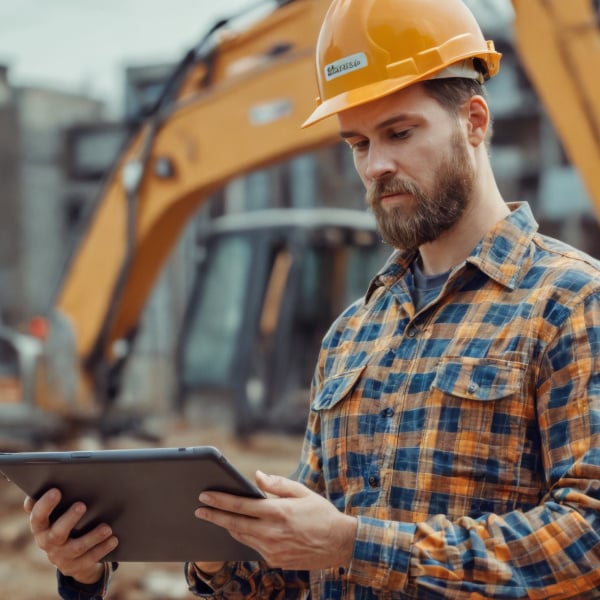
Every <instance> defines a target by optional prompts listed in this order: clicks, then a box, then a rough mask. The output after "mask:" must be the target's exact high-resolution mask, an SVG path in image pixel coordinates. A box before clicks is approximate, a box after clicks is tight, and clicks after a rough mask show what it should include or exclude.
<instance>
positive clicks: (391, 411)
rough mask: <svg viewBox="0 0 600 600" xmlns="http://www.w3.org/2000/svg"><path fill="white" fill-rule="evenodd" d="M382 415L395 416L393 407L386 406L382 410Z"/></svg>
mask: <svg viewBox="0 0 600 600" xmlns="http://www.w3.org/2000/svg"><path fill="white" fill-rule="evenodd" d="M381 416H382V417H393V416H394V409H393V408H384V409H383V410H382V411H381Z"/></svg>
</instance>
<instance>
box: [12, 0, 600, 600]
mask: <svg viewBox="0 0 600 600" xmlns="http://www.w3.org/2000/svg"><path fill="white" fill-rule="evenodd" d="M465 2H466V3H467V4H468V5H469V6H470V7H471V8H472V10H473V12H474V13H475V15H476V16H477V18H478V20H479V22H480V24H481V26H482V29H483V30H484V34H485V35H486V37H487V38H491V39H493V40H494V41H495V43H496V47H497V49H498V50H499V51H500V52H502V53H503V59H502V67H501V70H500V74H499V75H498V76H497V77H495V78H494V79H492V80H491V81H490V82H489V83H488V84H487V88H488V91H489V95H490V104H491V108H492V113H493V115H494V118H495V126H494V131H495V134H494V138H493V143H492V148H491V156H492V163H493V166H494V169H495V172H496V176H497V179H498V182H499V184H500V187H501V191H502V193H503V194H504V197H505V199H506V200H507V201H526V202H528V203H529V204H530V205H531V207H532V209H533V212H534V214H535V216H536V219H537V220H538V222H539V223H540V228H541V231H542V232H544V233H547V234H549V235H552V236H554V237H557V238H560V239H562V240H564V241H566V242H568V243H570V244H572V245H574V246H576V247H578V248H580V249H582V250H584V251H586V252H588V253H590V254H592V255H593V256H595V257H599V256H600V235H599V228H598V214H599V213H598V205H599V204H600V198H598V197H597V198H595V202H594V199H593V197H592V192H591V188H590V185H589V180H588V181H587V183H585V184H584V180H583V177H582V175H581V172H580V169H579V166H580V165H579V164H575V162H574V159H573V158H572V157H576V156H577V152H575V153H573V152H567V151H566V147H565V143H564V139H563V137H561V136H559V134H558V133H557V129H556V128H555V123H556V120H555V119H554V118H552V119H551V118H550V116H549V114H550V113H551V112H554V113H556V103H555V104H554V106H553V107H552V110H550V104H549V102H548V101H546V102H544V101H542V100H541V97H540V95H538V92H537V91H536V90H537V89H538V88H537V87H534V85H533V82H532V81H531V80H530V78H529V75H528V73H531V71H530V70H528V69H527V68H526V65H525V64H524V60H523V59H524V58H525V57H526V55H525V54H524V52H526V51H525V50H524V49H523V47H520V46H519V45H518V44H517V40H516V28H515V12H514V10H513V5H512V4H511V2H510V0H465ZM537 4H538V3H537V2H531V4H530V5H529V6H534V5H536V6H537ZM576 4H577V7H578V9H579V8H580V7H583V5H584V3H583V2H578V3H576ZM278 5H280V6H279V8H278V9H277V10H275V8H276V7H277V6H278ZM589 6H590V7H592V6H593V9H590V10H594V11H596V12H594V13H593V15H594V16H595V20H594V22H593V23H592V22H591V21H590V23H588V24H587V25H586V27H585V28H584V29H585V31H583V30H582V29H581V28H580V29H577V28H576V27H578V26H579V25H578V24H577V23H575V24H573V23H570V26H572V27H571V29H569V30H568V32H571V30H575V31H576V33H575V35H576V36H577V37H578V38H580V39H581V40H584V39H585V36H586V35H588V34H591V35H594V36H595V37H596V38H597V37H598V22H599V21H600V18H599V17H598V6H597V3H594V2H593V1H590V3H589ZM324 7H326V3H325V2H319V1H318V0H312V1H311V0H291V1H290V0H288V1H285V0H283V1H280V2H275V1H268V0H263V1H260V0H220V2H203V1H200V0H170V1H169V2H164V3H163V2H157V1H156V0H119V1H118V2H117V0H105V1H104V2H102V3H96V2H90V1H89V0H53V1H52V2H41V1H40V0H20V1H19V2H9V1H7V0H0V203H1V207H2V213H1V215H2V217H1V218H0V445H1V446H2V448H0V450H5V451H6V450H15V449H17V450H22V449H45V448H81V447H116V446H125V445H130V446H131V445H152V444H153V445H181V444H187V443H190V444H199V443H213V444H215V445H218V446H220V447H221V448H224V449H225V450H226V452H229V453H230V455H233V457H234V459H235V460H237V461H240V462H242V463H243V467H244V468H245V469H246V470H247V472H248V474H251V473H252V471H253V468H254V467H256V466H257V465H261V468H263V469H267V470H268V469H269V465H271V467H272V470H273V471H275V472H281V473H283V474H286V473H288V472H289V471H291V469H292V468H293V465H294V463H295V460H296V456H297V452H298V451H299V446H300V440H301V434H302V430H303V427H304V424H305V421H306V415H307V410H308V395H309V386H310V379H311V376H312V370H313V367H314V364H315V360H316V355H317V352H318V347H319V342H320V339H321V337H322V336H323V335H324V333H325V331H326V329H327V327H328V325H329V324H330V323H331V321H332V320H333V318H334V317H335V316H336V315H337V314H338V313H339V312H340V311H341V310H342V309H343V308H344V307H345V306H347V305H348V304H349V303H350V302H351V301H353V300H354V299H356V298H358V297H360V296H361V295H362V294H363V293H364V291H365V290H366V286H367V285H368V282H369V280H370V279H371V277H372V276H373V275H374V274H375V273H376V271H377V270H378V268H379V267H380V266H381V265H382V264H383V262H384V261H385V259H386V257H387V256H388V255H389V252H390V249H389V248H387V247H385V246H384V245H383V244H382V243H381V242H380V241H379V238H378V236H377V233H376V231H375V227H374V223H373V221H372V218H371V217H370V215H368V214H367V213H366V212H365V210H364V202H363V191H362V186H361V184H360V182H359V181H358V178H357V176H356V174H355V173H354V168H353V165H352V159H351V156H350V154H349V152H348V151H347V149H346V148H345V147H344V145H342V144H341V143H339V142H337V136H336V131H335V123H334V124H333V126H332V125H323V126H322V127H321V126H319V127H316V128H314V131H315V133H307V132H301V131H300V129H299V125H300V123H301V122H302V120H303V118H305V117H306V116H307V115H308V114H309V112H310V110H311V109H312V106H313V105H314V96H315V91H314V83H313V79H314V77H313V67H312V57H313V45H314V39H315V37H316V34H317V31H318V24H319V23H320V21H321V18H322V16H323V13H324ZM555 12H556V15H555V16H557V19H558V20H559V22H560V19H565V23H564V24H565V25H568V24H569V23H568V21H569V19H570V18H572V19H573V20H574V19H575V12H576V11H575V10H574V9H573V10H571V11H570V12H571V14H570V15H567V13H564V14H560V12H561V11H560V10H557V11H555ZM590 14H592V13H590ZM527 18H528V19H529V20H528V21H527V22H526V23H524V21H522V22H521V23H522V26H523V27H524V28H525V34H526V37H528V38H530V41H532V42H533V43H534V44H538V45H540V46H541V45H542V44H543V42H548V43H552V42H553V41H554V38H553V35H552V33H551V32H552V31H555V30H553V29H552V28H550V26H548V29H544V27H545V24H544V23H542V22H541V21H539V20H538V22H537V25H539V28H538V30H537V32H536V33H535V34H534V32H533V27H532V23H533V21H532V17H531V15H529V16H528V17H527ZM534 21H535V17H534ZM527 28H529V30H527ZM558 31H562V32H563V33H564V32H566V31H567V29H565V30H564V31H563V29H562V28H559V29H558ZM562 37H563V36H561V38H562ZM564 37H568V36H564ZM563 41H564V40H563ZM595 44H596V45H595V48H596V50H597V49H598V42H597V39H596V42H595ZM530 58H531V57H530ZM536 58H537V57H536ZM546 58H548V52H546ZM571 58H572V57H571ZM579 60H580V62H581V63H583V61H582V59H581V55H579ZM593 60H595V61H596V63H592V64H597V61H598V57H597V52H596V55H595V58H594V59H593ZM567 63H568V61H567ZM540 64H541V63H540ZM571 67H573V71H577V70H578V67H581V64H580V65H577V64H576V63H573V61H572V62H571ZM540 68H541V67H540ZM543 69H545V70H543V73H542V75H545V76H546V77H548V76H550V75H552V74H553V73H554V76H555V78H556V82H555V88H556V89H557V88H562V90H559V91H561V92H565V94H566V97H567V98H568V97H569V93H570V92H573V97H576V94H575V89H574V86H573V85H572V84H571V83H569V80H568V79H566V78H565V79H564V80H563V79H562V78H561V77H562V75H561V72H560V69H558V67H556V71H553V69H554V66H552V64H550V66H548V65H545V66H544V67H543ZM588 79H589V77H588ZM596 79H597V78H596ZM559 96H560V94H559V93H558V92H557V93H555V94H552V93H551V94H549V95H547V96H546V97H547V98H549V99H552V100H553V99H554V98H555V97H556V98H558V97H559ZM591 97H593V96H592V95H589V94H588V96H587V100H588V101H589V99H590V98H591ZM598 97H600V94H595V98H596V99H597V98H598ZM561 98H562V96H561ZM585 98H586V96H585V95H584V99H585ZM567 102H568V101H567V100H562V99H561V100H559V104H558V107H559V110H558V112H559V113H560V112H562V113H565V114H567V113H569V111H571V113H572V116H571V117H570V118H571V119H572V120H573V121H572V123H571V124H570V123H567V127H569V126H570V125H573V127H574V126H575V125H577V126H578V127H580V126H581V125H582V123H583V124H584V125H585V120H583V121H582V120H580V121H579V122H576V117H575V116H573V115H574V114H575V111H574V110H573V108H574V104H573V102H570V103H567ZM561 103H562V104H561ZM584 104H585V102H584ZM595 110H596V113H597V112H598V108H597V107H596V108H595ZM584 129H587V130H592V134H593V133H594V132H593V127H592V128H590V127H587V128H586V127H584ZM595 135H596V137H598V132H597V130H596V131H595ZM572 138H573V136H571V141H572ZM582 139H583V138H582ZM582 143H583V142H582ZM576 146H577V143H576ZM576 150H577V147H576ZM579 150H580V149H579ZM584 154H585V153H584ZM579 155H581V152H580V154H579ZM597 177H598V176H597V175H596V181H597ZM597 187H598V186H597V185H596V189H597ZM595 206H596V209H595V208H594V207H595ZM0 491H2V492H3V494H4V493H5V494H6V495H3V496H2V498H3V500H2V503H3V504H2V505H3V507H4V509H5V510H4V511H3V513H2V517H3V518H2V519H0V550H2V551H5V554H6V559H4V558H3V560H2V561H0V579H1V583H0V592H1V593H2V597H4V596H5V595H6V597H17V596H18V597H19V598H24V599H25V600H27V599H28V598H32V599H33V598H37V599H38V600H39V599H40V598H46V597H48V598H52V597H54V596H53V592H52V590H53V581H52V572H51V570H50V569H48V568H47V567H48V565H47V564H46V563H45V562H44V560H43V557H40V556H39V554H37V553H36V551H35V550H34V549H32V548H31V544H30V540H29V537H28V534H27V530H26V524H24V521H23V520H22V518H21V515H20V508H19V505H20V502H21V497H20V496H19V494H18V493H16V492H15V491H14V490H12V488H11V489H10V490H9V489H8V488H5V489H4V490H0ZM9 515H10V518H9ZM15 515H17V516H15ZM5 517H6V518H5ZM19 551H21V552H19ZM23 557H25V558H27V559H28V560H27V561H23V560H22V558H23ZM41 565H46V569H45V570H44V573H45V574H46V575H47V576H48V577H47V578H45V577H46V575H44V576H40V577H41V578H39V579H38V585H37V587H35V586H34V587H32V588H31V589H25V588H23V587H22V585H23V581H24V578H26V576H27V575H26V573H27V570H28V569H32V568H36V569H37V570H40V569H41ZM140 568H141V567H140ZM2 569H4V571H3V570H2ZM17 571H18V572H19V573H22V578H21V579H20V578H19V577H17V578H16V581H17V584H15V585H16V587H14V589H13V588H9V587H8V583H7V581H8V580H7V579H5V576H6V577H8V573H9V572H10V573H16V572H17ZM141 572H142V571H136V570H133V571H131V572H130V573H131V574H130V576H129V579H123V581H124V582H127V583H123V584H122V586H121V587H117V588H115V590H116V591H115V592H113V593H114V594H115V595H114V596H112V597H113V598H127V599H129V600H132V599H134V598H138V597H140V598H142V597H143V598H149V597H150V598H151V597H161V598H167V597H173V598H176V597H184V596H185V594H186V591H185V589H182V588H181V585H180V583H178V584H175V583H173V581H174V580H172V579H169V573H167V572H165V573H163V575H164V577H165V578H166V579H165V580H164V581H163V580H161V579H160V577H159V578H158V579H157V580H156V581H154V582H153V583H152V585H153V586H154V587H152V589H150V590H149V589H148V588H147V587H144V586H143V585H142V584H141V583H140V581H141V579H139V578H138V576H139V577H141ZM3 573H4V574H3ZM159 575H160V573H159ZM136 578H137V579H136ZM176 578H177V581H179V582H180V580H181V578H180V576H179V570H177V575H176ZM165 581H166V583H165ZM31 585H32V586H33V585H34V584H33V583H32V584H31ZM144 585H145V584H144ZM17 590H18V591H17ZM44 590H45V591H44ZM165 590H169V591H165ZM44 594H45V595H44ZM136 594H137V595H136ZM169 594H170V595H169Z"/></svg>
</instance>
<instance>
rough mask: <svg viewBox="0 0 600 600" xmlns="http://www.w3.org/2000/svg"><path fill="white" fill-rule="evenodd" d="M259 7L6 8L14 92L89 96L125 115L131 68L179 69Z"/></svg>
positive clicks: (220, 2)
mask: <svg viewBox="0 0 600 600" xmlns="http://www.w3.org/2000/svg"><path fill="white" fill-rule="evenodd" d="M257 3H258V0H100V1H98V0H0V64H5V65H8V66H9V80H10V82H11V83H12V84H13V85H48V86H52V87H54V88H58V89H62V90H64V91H73V92H84V93H87V94H90V95H92V96H93V97H95V98H98V99H100V100H104V101H106V102H107V103H108V104H109V106H110V107H111V109H112V110H120V108H121V102H122V88H123V82H124V79H123V78H124V67H125V66H128V65H134V64H149V63H164V62H175V61H177V60H179V59H180V58H181V57H182V56H183V54H184V53H185V52H186V51H187V50H188V49H189V48H191V47H192V46H194V45H195V44H196V42H197V41H198V40H200V39H201V38H202V36H203V34H204V33H205V32H206V31H207V29H208V28H210V27H211V26H212V25H213V24H214V23H215V22H216V20H217V19H218V18H221V17H228V16H231V15H233V14H237V13H238V12H239V11H240V10H242V9H243V8H245V7H248V6H255V5H256V4H257Z"/></svg>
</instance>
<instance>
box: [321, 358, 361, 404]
mask: <svg viewBox="0 0 600 600" xmlns="http://www.w3.org/2000/svg"><path fill="white" fill-rule="evenodd" d="M364 369H365V367H364V365H363V366H361V367H356V368H354V369H350V370H348V371H344V372H343V373H340V374H338V375H334V376H333V377H330V378H329V379H327V380H326V381H325V383H324V384H323V387H322V388H321V390H320V391H319V392H318V393H317V394H316V395H315V398H314V400H313V403H312V405H311V409H312V410H327V409H329V408H332V407H334V406H335V405H336V404H338V402H340V400H342V399H343V398H345V397H346V396H347V395H348V394H349V393H350V392H351V391H352V389H353V388H354V386H355V385H356V383H357V381H358V380H359V378H360V376H361V374H362V372H363V371H364Z"/></svg>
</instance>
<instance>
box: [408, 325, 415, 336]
mask: <svg viewBox="0 0 600 600" xmlns="http://www.w3.org/2000/svg"><path fill="white" fill-rule="evenodd" d="M406 335H407V336H408V337H409V338H414V337H415V336H416V335H417V328H416V327H413V326H411V327H409V328H408V331H407V332H406Z"/></svg>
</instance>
